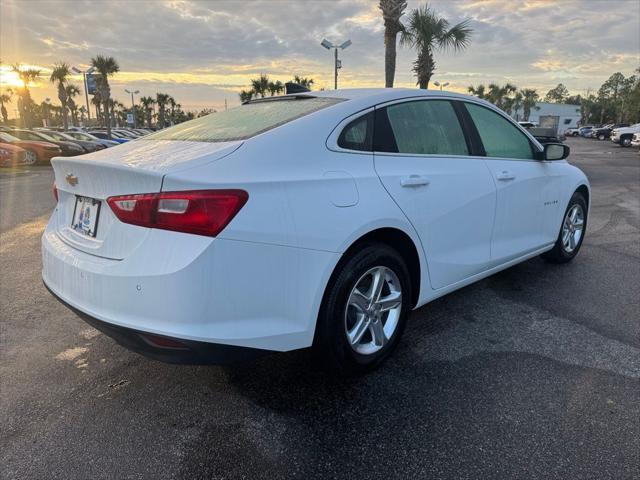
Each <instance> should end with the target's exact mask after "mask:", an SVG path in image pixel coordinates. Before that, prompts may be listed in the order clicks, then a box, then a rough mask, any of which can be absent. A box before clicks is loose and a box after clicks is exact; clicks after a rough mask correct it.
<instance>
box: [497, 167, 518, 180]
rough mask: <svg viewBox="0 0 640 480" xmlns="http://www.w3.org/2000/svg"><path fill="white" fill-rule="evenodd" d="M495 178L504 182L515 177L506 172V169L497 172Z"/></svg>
mask: <svg viewBox="0 0 640 480" xmlns="http://www.w3.org/2000/svg"><path fill="white" fill-rule="evenodd" d="M496 178H497V179H498V180H501V181H503V182H506V181H507V180H513V179H514V178H516V176H515V175H514V174H513V173H511V172H507V171H506V170H505V171H503V172H501V173H499V174H498V175H496Z"/></svg>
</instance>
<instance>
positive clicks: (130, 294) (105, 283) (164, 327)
mask: <svg viewBox="0 0 640 480" xmlns="http://www.w3.org/2000/svg"><path fill="white" fill-rule="evenodd" d="M339 257H340V255H339V254H336V253H328V252H319V251H315V250H306V249H299V248H292V247H284V246H279V245H270V244H260V243H253V242H243V241H234V240H224V239H222V238H216V239H215V240H212V239H211V238H209V237H200V236H198V235H188V234H180V233H176V232H170V231H162V230H155V229H152V230H151V231H150V232H149V234H148V235H147V236H146V237H145V238H144V240H143V241H142V242H141V243H140V245H138V246H137V247H136V248H134V249H133V250H131V251H129V252H128V253H127V257H126V258H125V259H123V260H110V259H105V258H102V257H99V256H96V255H91V254H88V253H84V252H82V251H79V250H78V249H77V248H74V247H73V246H72V245H70V244H68V243H65V242H64V241H63V239H62V238H61V237H60V235H59V233H58V232H57V229H56V215H54V216H53V217H52V219H51V221H50V223H49V225H48V226H47V229H46V230H45V233H44V235H43V237H42V267H43V269H42V278H43V281H44V282H45V284H46V285H47V287H48V288H49V289H50V290H51V291H52V292H53V294H54V295H55V296H56V297H58V298H59V299H61V300H62V301H63V302H64V303H65V304H68V305H70V306H71V307H73V308H74V309H75V311H78V312H79V313H80V314H81V315H82V316H83V318H85V319H86V318H87V317H89V318H91V319H94V320H95V321H99V322H101V324H105V325H106V327H103V328H109V331H108V332H106V333H108V334H110V335H112V333H110V332H115V334H113V335H112V336H114V338H117V339H118V341H119V342H120V343H123V344H125V343H126V346H128V347H129V348H132V349H133V350H136V351H138V350H140V349H143V350H144V351H148V348H147V347H148V346H147V345H141V344H140V343H139V341H140V340H142V339H141V338H140V336H139V334H140V333H142V334H148V335H157V336H160V337H165V338H174V339H178V340H179V341H181V342H183V343H187V342H189V343H188V345H189V346H190V348H191V350H194V351H197V352H203V351H207V352H208V351H209V350H211V349H213V350H215V352H214V353H215V354H214V353H211V352H209V353H207V355H205V356H207V357H214V358H215V359H216V360H215V363H218V362H220V360H218V359H217V358H218V357H219V356H218V352H223V353H224V354H225V355H226V354H227V353H228V352H232V351H233V349H232V348H229V349H227V348H226V347H227V346H228V347H240V348H248V349H250V350H258V351H289V350H296V349H299V348H304V347H308V346H310V345H311V343H312V342H313V335H314V332H315V321H316V318H317V312H318V309H319V305H320V302H321V300H322V294H323V292H324V286H325V285H326V282H327V280H328V278H329V276H330V274H331V271H332V270H333V266H334V265H335V263H336V262H337V260H338V259H339ZM98 328H100V327H98ZM123 331H124V332H134V334H135V335H133V338H134V340H135V341H134V342H133V343H132V341H131V338H132V335H125V337H127V338H128V340H126V342H125V340H122V335H121V332H123ZM222 346H224V347H222ZM143 347H144V348H143ZM152 353H154V354H162V355H164V354H166V353H167V352H154V351H153V349H152ZM171 353H176V352H171ZM182 353H184V352H182ZM253 353H256V352H252V354H253ZM201 356H203V354H202V353H198V358H199V357H201ZM232 356H233V355H232ZM250 356H251V355H250ZM190 362H193V360H190V361H189V362H187V363H190ZM196 363H201V362H200V361H198V362H196ZM223 363H226V362H224V361H223Z"/></svg>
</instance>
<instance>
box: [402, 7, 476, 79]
mask: <svg viewBox="0 0 640 480" xmlns="http://www.w3.org/2000/svg"><path fill="white" fill-rule="evenodd" d="M472 31H473V30H472V29H471V27H470V26H469V20H465V21H463V22H460V23H458V24H457V25H454V26H453V27H449V22H448V21H447V20H446V19H444V18H442V17H440V16H438V14H437V13H436V12H434V11H433V10H432V9H431V8H430V7H429V4H427V5H425V6H424V7H419V8H416V9H415V10H413V11H412V12H411V16H410V17H409V24H408V25H407V26H405V30H403V31H402V36H401V37H400V43H401V44H403V45H405V44H406V45H410V46H411V47H412V48H415V49H416V50H417V51H418V58H417V59H416V61H415V62H414V63H413V71H414V73H415V74H416V76H417V77H418V82H417V84H418V85H419V86H420V88H428V87H429V82H430V81H431V77H432V76H433V72H434V71H435V69H436V65H435V62H434V60H433V52H434V51H436V50H447V49H450V48H451V49H453V50H454V51H457V50H462V49H464V48H466V47H467V46H468V45H469V42H470V40H471V32H472Z"/></svg>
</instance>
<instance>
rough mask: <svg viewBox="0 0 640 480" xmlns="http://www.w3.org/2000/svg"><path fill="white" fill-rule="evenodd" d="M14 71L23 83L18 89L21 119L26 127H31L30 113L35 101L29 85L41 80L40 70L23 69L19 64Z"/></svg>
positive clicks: (14, 67) (14, 66)
mask: <svg viewBox="0 0 640 480" xmlns="http://www.w3.org/2000/svg"><path fill="white" fill-rule="evenodd" d="M12 68H13V71H14V72H16V73H17V74H18V77H19V78H20V80H21V81H22V85H23V86H22V88H20V89H18V92H17V93H18V110H20V118H21V120H22V123H23V125H24V126H25V127H27V128H30V127H31V115H30V112H31V110H32V109H33V105H32V104H33V100H31V93H30V92H29V84H30V83H32V82H35V81H36V80H38V78H40V70H38V69H37V68H22V67H21V66H20V65H19V64H17V63H16V64H15V65H13V66H12Z"/></svg>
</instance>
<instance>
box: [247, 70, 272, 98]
mask: <svg viewBox="0 0 640 480" xmlns="http://www.w3.org/2000/svg"><path fill="white" fill-rule="evenodd" d="M251 87H252V88H253V91H254V92H255V94H256V95H260V96H261V97H262V98H264V96H265V95H266V94H267V91H268V88H269V76H268V75H265V74H264V73H261V74H260V76H259V77H258V78H254V79H252V80H251Z"/></svg>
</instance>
